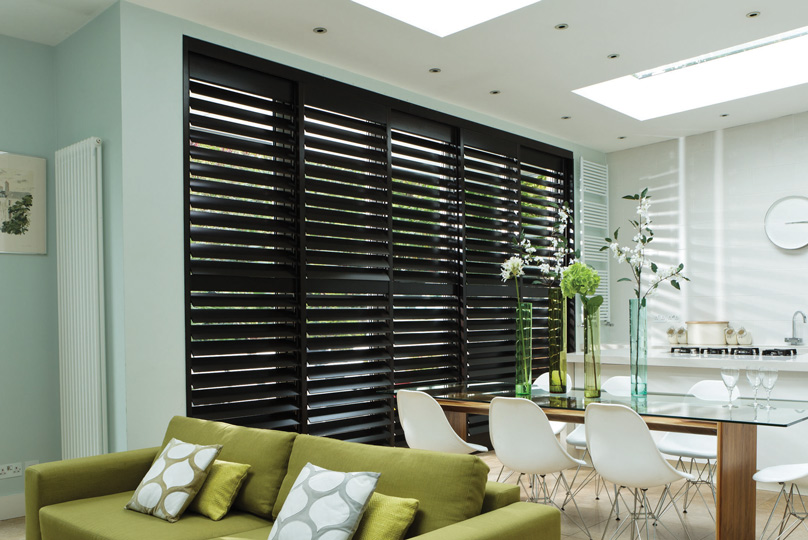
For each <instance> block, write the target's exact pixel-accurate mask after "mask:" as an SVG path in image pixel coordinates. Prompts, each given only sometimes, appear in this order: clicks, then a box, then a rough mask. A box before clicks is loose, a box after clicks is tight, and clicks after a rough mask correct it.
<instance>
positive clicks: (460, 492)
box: [273, 435, 488, 538]
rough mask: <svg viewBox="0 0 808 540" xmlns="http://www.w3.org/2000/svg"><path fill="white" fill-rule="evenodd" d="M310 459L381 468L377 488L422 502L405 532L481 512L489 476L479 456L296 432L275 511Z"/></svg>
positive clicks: (347, 468) (343, 467) (341, 467)
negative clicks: (380, 444)
mask: <svg viewBox="0 0 808 540" xmlns="http://www.w3.org/2000/svg"><path fill="white" fill-rule="evenodd" d="M308 462H311V463H313V464H315V465H318V466H320V467H324V468H326V469H331V470H335V471H343V472H351V471H373V472H378V473H381V476H380V477H379V483H378V484H377V485H376V491H377V492H378V493H381V494H383V495H390V496H393V497H404V498H409V499H417V500H418V501H419V503H420V504H419V507H418V512H417V513H416V515H415V520H414V521H413V524H412V526H411V527H410V529H409V531H408V532H407V537H408V538H409V537H412V536H417V535H419V534H423V533H426V532H429V531H433V530H435V529H439V528H441V527H445V526H447V525H451V524H453V523H457V522H459V521H463V520H465V519H468V518H471V517H474V516H477V515H479V513H480V509H481V508H482V504H483V495H484V493H485V484H486V481H487V478H488V466H487V465H486V464H485V463H484V462H483V461H482V460H481V459H480V458H478V457H477V456H471V455H464V454H446V453H441V452H429V451H426V450H414V449H410V448H390V447H382V446H371V445H366V444H357V443H349V442H344V441H338V440H334V439H328V438H325V437H314V436H311V435H298V437H297V438H296V439H295V442H294V447H293V449H292V456H291V458H290V459H289V470H288V473H287V475H286V478H284V480H283V485H282V486H281V490H280V493H279V494H278V499H277V501H276V502H275V509H274V511H273V514H274V515H275V516H277V513H278V512H279V511H280V509H281V507H282V506H283V502H284V501H285V500H286V496H287V495H288V493H289V490H290V488H291V487H292V483H293V482H294V481H295V479H296V478H297V475H298V474H300V471H301V469H303V467H304V466H305V465H306V463H308Z"/></svg>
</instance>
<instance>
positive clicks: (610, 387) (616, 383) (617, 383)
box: [600, 375, 631, 397]
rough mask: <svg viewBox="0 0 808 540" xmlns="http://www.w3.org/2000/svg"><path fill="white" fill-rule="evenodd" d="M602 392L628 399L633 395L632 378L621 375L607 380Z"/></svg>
mask: <svg viewBox="0 0 808 540" xmlns="http://www.w3.org/2000/svg"><path fill="white" fill-rule="evenodd" d="M600 389H601V390H603V391H604V392H606V393H607V394H611V395H613V396H620V397H627V396H630V395H631V377H629V376H628V375H620V376H617V377H610V378H608V379H606V381H605V382H604V383H603V385H602V386H601V387H600Z"/></svg>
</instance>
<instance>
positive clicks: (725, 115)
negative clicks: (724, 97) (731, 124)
mask: <svg viewBox="0 0 808 540" xmlns="http://www.w3.org/2000/svg"><path fill="white" fill-rule="evenodd" d="M727 116H729V115H728V114H726V113H725V114H722V115H721V118H726V117H727Z"/></svg>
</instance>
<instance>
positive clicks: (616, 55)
mask: <svg viewBox="0 0 808 540" xmlns="http://www.w3.org/2000/svg"><path fill="white" fill-rule="evenodd" d="M606 58H608V59H609V60H616V59H617V58H620V55H619V54H617V53H612V54H609V55H607V56H606Z"/></svg>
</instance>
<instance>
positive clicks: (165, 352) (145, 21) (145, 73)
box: [121, 2, 606, 448]
mask: <svg viewBox="0 0 808 540" xmlns="http://www.w3.org/2000/svg"><path fill="white" fill-rule="evenodd" d="M183 34H185V35H189V36H191V37H196V38H199V39H203V40H206V41H210V42H213V43H218V44H220V45H224V46H227V47H230V48H233V49H237V50H240V51H244V52H247V53H250V54H253V55H257V56H261V57H265V58H268V59H270V60H273V61H275V62H280V63H283V64H287V65H290V66H293V67H296V68H299V69H303V70H306V71H310V72H314V73H318V74H321V75H324V76H327V77H331V78H333V79H337V80H340V81H344V82H347V83H350V84H353V85H356V86H360V87H363V88H367V89H370V90H373V91H376V92H380V93H383V94H387V95H389V96H393V97H396V98H399V99H402V100H406V101H409V102H412V103H415V104H418V105H422V106H425V107H429V108H432V109H436V110H439V111H443V112H446V113H449V114H452V115H455V116H459V117H463V118H467V119H469V120H472V121H475V122H479V123H482V124H487V125H490V126H493V127H497V128H500V129H504V130H507V131H512V132H514V133H519V134H521V135H524V136H527V137H530V138H533V139H537V140H540V141H544V142H547V143H550V144H554V145H557V146H561V147H563V148H567V149H570V150H573V151H574V152H575V154H576V170H577V169H578V163H577V162H578V158H579V157H580V156H582V155H583V156H584V157H586V159H589V160H591V161H596V162H600V163H605V161H606V160H605V156H604V155H603V154H602V153H600V152H595V151H592V150H589V149H587V148H583V147H581V146H578V145H574V144H572V143H569V142H566V141H563V140H559V139H556V138H554V137H550V136H548V135H545V134H542V133H540V132H537V131H533V130H530V129H527V128H524V127H522V126H517V125H514V124H510V123H508V122H503V121H501V120H498V119H496V118H492V117H489V116H485V115H482V114H479V113H475V112H472V111H469V110H466V109H463V108H461V107H458V106H455V105H452V104H449V103H445V102H441V101H438V100H435V99H431V98H427V97H425V96H421V95H418V94H415V93H413V92H409V91H406V90H403V89H401V88H398V87H395V86H391V85H389V84H386V83H382V82H379V81H376V80H373V79H369V78H366V77H362V76H359V75H356V74H353V73H350V72H347V71H344V70H341V69H338V68H335V67H333V66H329V65H325V64H321V63H318V62H314V61H312V60H309V59H306V58H302V57H300V56H296V55H293V54H291V53H288V52H285V51H282V50H279V49H275V48H272V47H268V46H265V45H260V44H257V43H254V42H250V41H246V40H243V39H240V38H236V37H234V36H231V35H228V34H224V33H222V32H218V31H215V30H212V29H210V28H206V27H202V26H200V25H197V24H194V23H190V22H187V21H184V20H181V19H177V18H174V17H170V16H167V15H163V14H161V13H158V12H155V11H152V10H148V9H145V8H142V7H140V6H136V5H134V4H129V3H127V2H123V3H122V4H121V61H122V64H121V66H122V67H121V75H122V101H123V107H122V114H123V240H124V245H123V257H124V268H125V269H126V272H125V275H124V306H125V321H126V332H125V354H126V401H127V443H128V446H129V447H130V448H137V447H143V446H150V445H154V444H157V443H158V442H159V441H160V440H161V438H162V434H163V431H164V429H165V425H166V423H167V422H168V419H169V418H170V417H171V416H172V415H174V414H184V413H185V373H184V369H185V367H184V361H183V359H184V358H185V334H184V332H185V329H184V305H183V302H184V288H183V287H184V282H183V268H184V267H183V253H184V252H183V223H182V220H183V212H182V207H183V194H182V189H183V180H182V137H183V135H182V37H183ZM144 36H148V37H147V38H144ZM576 177H577V174H576Z"/></svg>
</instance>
